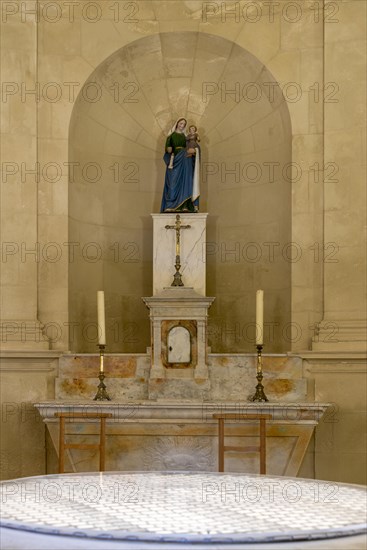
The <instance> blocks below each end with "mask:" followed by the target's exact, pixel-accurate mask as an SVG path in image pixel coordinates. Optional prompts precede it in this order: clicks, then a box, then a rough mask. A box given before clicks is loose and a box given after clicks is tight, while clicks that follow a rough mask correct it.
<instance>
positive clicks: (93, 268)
mask: <svg viewBox="0 0 367 550" xmlns="http://www.w3.org/2000/svg"><path fill="white" fill-rule="evenodd" d="M259 40H261V37H259ZM179 116H185V117H187V118H188V120H189V121H190V122H193V123H194V124H195V125H196V126H197V127H198V131H199V134H200V137H201V147H202V199H201V206H200V210H201V211H203V212H206V211H207V212H209V217H208V227H207V295H208V296H215V297H216V301H215V302H214V305H213V307H212V308H211V310H210V318H209V343H210V345H211V347H212V350H213V351H216V352H236V351H237V352H239V351H253V350H254V342H253V337H254V327H253V323H254V320H255V291H256V289H257V288H263V289H264V291H265V321H266V323H267V325H266V329H265V342H266V343H267V348H266V349H267V350H268V351H278V352H279V351H285V350H287V349H289V348H290V344H289V341H287V334H289V331H287V326H288V325H289V323H290V297H291V271H290V267H291V262H290V259H291V258H292V254H293V252H294V251H293V249H292V247H290V246H289V245H290V242H291V182H290V163H291V125H290V118H289V112H288V107H287V104H286V102H285V100H284V98H283V96H282V93H281V91H280V89H279V87H278V85H277V84H276V82H275V80H274V77H273V76H272V75H271V74H270V73H269V71H268V70H267V69H266V67H265V66H264V65H263V64H262V63H261V62H260V61H259V60H258V59H257V58H256V57H255V56H254V55H252V54H251V53H249V52H248V51H246V50H244V49H243V48H241V47H239V46H237V45H236V44H234V43H233V42H231V41H229V40H226V39H224V38H221V37H218V36H213V35H208V34H202V33H196V32H182V33H176V32H175V33H161V34H157V35H152V36H149V37H146V38H142V39H140V40H137V41H136V42H133V43H131V44H129V45H127V46H125V47H123V48H121V49H120V50H118V51H116V52H115V53H113V54H112V55H111V56H110V57H108V58H107V59H106V60H105V61H104V62H103V63H101V64H100V65H99V66H98V67H97V68H96V69H95V71H94V72H93V73H92V74H91V75H90V77H89V79H88V80H87V81H86V83H85V84H84V86H83V89H82V91H81V93H80V94H79V96H78V98H77V101H76V104H75V107H74V110H73V113H72V118H71V123H70V133H69V161H70V163H75V164H72V165H71V166H72V167H73V169H70V174H69V241H70V242H77V243H78V246H80V247H81V250H82V252H83V253H82V254H81V256H80V257H79V256H78V258H77V257H75V261H73V262H70V271H69V289H70V290H69V312H70V321H72V322H76V323H78V325H77V330H76V331H75V338H74V341H73V343H72V348H73V350H74V351H78V352H87V351H95V349H96V348H95V344H96V341H95V331H94V330H93V326H92V325H90V326H89V325H88V324H89V323H95V322H96V291H97V290H99V289H104V290H105V296H106V324H107V340H108V350H109V351H116V352H145V350H146V347H147V346H149V345H150V327H149V320H148V312H147V310H146V309H145V306H144V305H143V303H142V300H141V297H142V296H150V295H151V293H152V221H151V217H150V213H151V212H159V208H160V201H161V194H162V189H163V181H164V168H165V167H164V163H163V160H162V155H163V148H164V140H165V136H166V134H167V131H168V129H169V128H170V127H171V125H172V122H173V121H174V120H175V119H177V118H178V117H179Z"/></svg>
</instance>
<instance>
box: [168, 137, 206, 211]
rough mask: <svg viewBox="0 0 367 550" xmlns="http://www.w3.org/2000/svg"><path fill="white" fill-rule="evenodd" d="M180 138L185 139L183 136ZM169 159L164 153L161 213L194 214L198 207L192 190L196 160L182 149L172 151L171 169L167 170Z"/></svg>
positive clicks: (197, 201) (197, 197)
mask: <svg viewBox="0 0 367 550" xmlns="http://www.w3.org/2000/svg"><path fill="white" fill-rule="evenodd" d="M176 136H177V134H176ZM176 136H175V137H176ZM181 136H182V137H183V138H184V139H186V138H185V137H184V136H183V134H181ZM181 139H182V138H181ZM167 142H168V140H167ZM166 146H167V144H166ZM170 158H171V155H170V153H165V155H164V157H163V160H164V162H165V164H166V176H165V180H164V189H163V197H162V204H161V212H195V211H197V210H198V207H199V196H195V195H196V194H197V193H196V192H195V190H194V188H193V187H194V172H195V162H196V158H195V156H189V157H188V156H187V155H186V150H185V149H184V148H183V147H179V148H176V149H175V150H174V160H173V168H172V169H170V168H168V165H169V162H170Z"/></svg>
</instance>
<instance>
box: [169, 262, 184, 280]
mask: <svg viewBox="0 0 367 550" xmlns="http://www.w3.org/2000/svg"><path fill="white" fill-rule="evenodd" d="M180 262H181V259H180V256H176V263H175V268H176V273H175V274H174V276H173V283H172V284H171V286H184V284H183V282H182V278H181V273H180V268H181V263H180Z"/></svg>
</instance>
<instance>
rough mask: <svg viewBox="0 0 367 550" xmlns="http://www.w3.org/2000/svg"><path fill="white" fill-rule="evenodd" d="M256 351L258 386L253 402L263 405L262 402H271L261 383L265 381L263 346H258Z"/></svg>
mask: <svg viewBox="0 0 367 550" xmlns="http://www.w3.org/2000/svg"><path fill="white" fill-rule="evenodd" d="M256 349H257V374H256V379H257V385H256V392H255V395H254V396H253V398H252V399H251V401H256V402H260V403H261V402H265V401H269V400H268V398H267V397H266V395H265V392H264V386H263V385H262V383H261V381H262V379H263V372H262V371H263V368H262V367H263V361H262V355H261V352H262V349H263V346H262V345H257V346H256Z"/></svg>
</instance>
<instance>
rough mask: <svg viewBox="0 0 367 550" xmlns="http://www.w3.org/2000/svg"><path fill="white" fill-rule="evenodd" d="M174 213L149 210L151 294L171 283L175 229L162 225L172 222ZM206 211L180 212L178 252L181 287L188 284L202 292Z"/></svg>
mask: <svg viewBox="0 0 367 550" xmlns="http://www.w3.org/2000/svg"><path fill="white" fill-rule="evenodd" d="M176 215H177V214H176V213H175V212H172V214H152V218H153V296H155V295H156V294H159V293H160V292H162V290H163V289H164V288H166V287H169V286H170V285H171V284H172V280H173V275H174V273H175V268H174V264H175V254H176V253H175V245H176V232H175V231H173V230H172V229H166V225H174V224H175V221H176ZM207 217H208V214H206V213H203V214H199V213H197V214H182V213H180V218H181V223H182V225H190V228H188V229H182V230H181V238H180V256H181V266H182V267H181V270H180V271H181V274H182V280H183V283H184V285H185V287H192V288H193V289H194V290H195V291H196V292H197V293H198V294H201V295H202V296H205V288H206V287H205V280H206V219H207Z"/></svg>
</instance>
